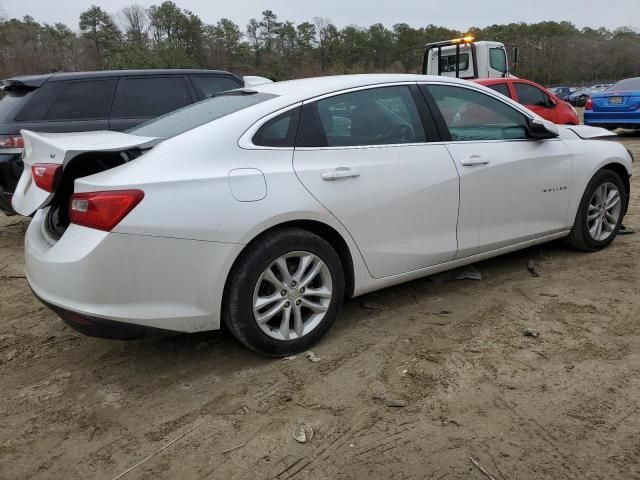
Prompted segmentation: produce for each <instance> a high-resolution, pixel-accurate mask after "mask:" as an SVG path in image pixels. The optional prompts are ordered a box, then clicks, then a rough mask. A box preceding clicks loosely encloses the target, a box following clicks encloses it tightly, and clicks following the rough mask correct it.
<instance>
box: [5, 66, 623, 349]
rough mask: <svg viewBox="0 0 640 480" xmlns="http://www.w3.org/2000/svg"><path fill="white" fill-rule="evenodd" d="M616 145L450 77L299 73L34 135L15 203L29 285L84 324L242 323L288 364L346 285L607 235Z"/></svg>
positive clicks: (253, 340)
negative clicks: (133, 115) (126, 121)
mask: <svg viewBox="0 0 640 480" xmlns="http://www.w3.org/2000/svg"><path fill="white" fill-rule="evenodd" d="M603 136H607V137H608V136H609V132H607V131H606V130H603V129H599V128H592V127H585V126H570V127H567V126H556V125H554V124H552V123H551V122H548V121H546V120H544V119H541V118H540V117H538V116H537V115H535V114H534V113H533V112H531V111H530V110H528V109H527V108H525V107H524V106H522V105H520V104H518V103H516V102H515V101H513V100H510V99H508V98H506V97H505V96H503V95H500V94H497V93H496V92H493V91H491V90H488V89H487V88H484V87H482V86H480V85H477V84H474V83H472V82H466V81H463V80H457V79H454V78H450V77H433V76H424V75H394V74H386V75H347V76H334V77H324V78H311V79H305V80H293V81H290V82H280V83H272V84H266V85H259V86H255V87H251V89H239V90H235V91H232V92H227V93H222V94H220V95H217V96H215V97H213V98H211V99H209V100H205V101H203V102H199V103H197V104H194V105H190V106H188V107H185V108H183V109H180V110H178V111H176V112H173V113H171V114H168V115H165V116H163V117H161V118H158V119H156V120H154V121H151V122H148V123H146V124H144V125H141V126H139V127H137V128H134V129H132V130H130V131H129V132H128V133H120V132H86V133H75V134H52V133H36V132H29V131H24V141H25V144H26V146H27V148H26V156H25V158H24V162H25V169H24V171H23V173H22V177H21V178H20V183H19V184H18V188H17V189H16V194H15V196H14V197H13V206H14V207H15V209H16V210H17V211H18V212H19V213H21V214H23V215H32V214H34V218H33V220H32V221H31V223H30V225H29V227H28V229H27V232H26V237H25V243H26V246H25V264H26V277H27V281H28V282H29V285H30V286H31V288H32V290H33V292H34V294H35V295H37V296H38V297H39V298H40V299H42V301H43V302H45V303H46V304H47V305H49V306H51V308H53V309H54V310H55V311H56V312H57V313H58V314H59V315H60V316H61V317H62V319H63V320H64V321H65V322H67V323H68V324H69V325H71V326H72V327H73V328H75V329H77V330H79V331H81V332H83V333H85V334H90V335H97V336H107V337H109V336H110V337H124V338H130V337H136V336H140V335H143V334H144V333H145V332H148V331H149V329H160V330H163V331H173V332H196V331H204V330H214V329H218V328H220V326H221V324H222V323H223V322H224V323H225V324H226V326H227V327H228V329H229V330H230V331H231V333H232V334H233V335H234V336H235V337H236V338H237V339H238V340H239V341H240V342H242V343H243V344H244V345H246V346H247V347H249V348H250V349H252V350H254V351H256V352H259V353H261V354H265V355H272V356H284V355H291V354H293V353H296V352H301V351H305V350H307V349H308V348H309V347H310V346H312V345H313V344H314V343H315V342H317V341H318V340H319V339H320V338H321V337H322V336H323V335H324V334H325V333H326V332H327V330H328V329H329V328H330V327H331V325H332V323H333V322H334V320H335V319H336V317H337V315H338V312H339V309H340V306H341V304H342V301H343V299H344V298H345V296H346V297H354V296H358V295H362V294H364V293H367V292H371V291H374V290H377V289H380V288H385V287H388V286H391V285H394V284H398V283H401V282H405V281H409V280H412V279H415V278H418V277H422V276H426V275H430V274H433V273H436V272H439V271H443V270H447V269H451V268H455V267H459V266H462V265H465V264H470V263H473V262H477V261H480V260H483V259H485V258H489V257H493V256H496V255H500V254H503V253H507V252H511V251H514V250H517V249H521V248H526V247H529V246H531V245H536V244H540V243H543V242H547V241H551V240H553V239H558V238H563V237H566V238H567V239H568V241H569V242H570V243H571V244H572V245H574V246H575V247H577V248H579V249H582V250H585V251H594V250H599V249H602V248H604V247H606V246H607V245H609V244H610V243H611V242H612V241H613V240H614V238H615V237H616V235H617V233H618V230H619V229H620V225H621V222H622V220H623V218H624V215H625V213H626V210H627V204H628V198H629V176H630V175H631V171H632V163H631V162H632V159H631V156H630V154H629V152H628V151H627V150H626V149H625V147H624V146H623V145H621V144H619V143H617V142H610V141H599V140H598V138H600V137H603ZM425 159H428V161H425ZM576 258H577V257H576ZM585 261H586V260H585Z"/></svg>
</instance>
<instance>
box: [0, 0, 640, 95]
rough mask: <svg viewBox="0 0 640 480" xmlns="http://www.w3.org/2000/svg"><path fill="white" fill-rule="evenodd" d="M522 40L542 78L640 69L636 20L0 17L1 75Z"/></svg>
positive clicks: (387, 67)
mask: <svg viewBox="0 0 640 480" xmlns="http://www.w3.org/2000/svg"><path fill="white" fill-rule="evenodd" d="M468 33H469V34H473V35H475V37H476V39H478V40H495V41H500V42H503V43H504V44H506V45H517V46H519V48H520V61H519V65H518V69H517V71H516V72H515V73H516V75H518V76H520V77H524V78H529V79H531V80H534V81H537V82H540V83H543V84H545V85H549V86H551V85H558V84H572V85H578V84H590V83H598V82H604V81H611V80H617V79H621V78H626V77H631V76H640V35H639V34H638V33H636V32H635V31H633V30H632V29H629V28H624V27H622V28H618V29H616V30H613V31H612V30H608V29H605V28H597V29H594V28H582V29H579V28H577V27H576V26H575V25H573V24H572V23H571V22H568V21H565V22H540V23H533V24H528V23H512V24H508V25H491V26H488V27H485V28H476V27H473V28H470V29H469V30H468V31H467V32H460V31H457V30H454V29H449V28H446V27H441V26H436V25H427V26H425V27H419V28H415V27H412V26H410V25H408V24H406V23H398V24H395V25H393V26H392V27H391V28H387V27H386V26H384V25H383V24H382V23H376V24H375V25H371V26H369V27H360V26H356V25H348V26H346V27H344V28H337V27H336V26H335V25H334V24H333V22H332V21H331V20H329V19H327V18H322V17H314V18H313V19H311V20H310V21H306V22H302V23H299V24H295V23H293V22H290V21H287V20H282V19H280V18H278V16H277V15H276V14H275V13H274V12H273V11H271V10H265V11H264V12H262V14H261V17H260V18H252V19H251V20H249V22H248V24H247V25H246V27H245V28H244V29H243V28H241V27H240V26H239V25H237V24H236V23H234V22H233V21H231V20H229V19H226V18H222V19H220V20H218V22H217V23H215V24H206V23H205V22H203V21H202V19H201V18H200V17H199V16H198V15H197V14H196V13H194V12H192V11H190V10H186V9H182V8H180V7H179V6H178V5H176V4H175V3H174V2H172V1H165V2H163V3H161V4H159V5H153V6H151V7H149V8H145V7H142V6H140V5H131V6H128V7H126V8H123V9H122V10H120V11H118V12H115V13H109V12H106V11H104V10H103V9H102V8H100V7H99V6H96V5H93V6H91V7H90V8H88V9H87V10H86V11H84V12H82V13H81V14H80V16H79V21H78V26H77V30H72V29H71V28H70V27H69V26H68V25H64V24H62V23H56V24H54V25H50V24H46V23H45V24H42V23H39V22H37V21H36V20H35V19H34V18H32V17H30V16H26V17H24V18H23V19H21V20H20V19H15V18H11V19H0V77H1V78H8V77H10V76H13V75H24V74H36V73H48V72H53V71H78V70H96V69H98V70H99V69H131V68H215V69H224V70H229V71H232V72H236V73H239V74H244V75H247V74H255V75H262V76H266V77H269V78H273V79H275V80H284V79H289V78H300V77H306V76H316V75H331V74H344V73H370V72H395V73H404V72H407V73H409V72H419V71H420V68H421V64H422V54H423V51H424V45H425V44H426V43H428V42H433V41H439V40H446V39H450V38H455V37H459V36H461V35H463V34H468Z"/></svg>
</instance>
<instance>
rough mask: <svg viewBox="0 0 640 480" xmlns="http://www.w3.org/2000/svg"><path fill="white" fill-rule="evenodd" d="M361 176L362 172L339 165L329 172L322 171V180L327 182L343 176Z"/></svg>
mask: <svg viewBox="0 0 640 480" xmlns="http://www.w3.org/2000/svg"><path fill="white" fill-rule="evenodd" d="M359 176H360V172H356V171H355V170H351V169H350V168H346V167H339V168H336V169H335V170H329V171H327V172H322V180H324V181H325V182H333V181H335V180H341V179H343V178H357V177H359Z"/></svg>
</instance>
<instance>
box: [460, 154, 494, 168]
mask: <svg viewBox="0 0 640 480" xmlns="http://www.w3.org/2000/svg"><path fill="white" fill-rule="evenodd" d="M460 163H461V164H462V165H463V166H465V167H475V166H477V165H487V164H488V163H489V159H488V158H486V157H483V156H482V155H471V156H470V157H469V158H465V159H464V160H462V161H461V162H460Z"/></svg>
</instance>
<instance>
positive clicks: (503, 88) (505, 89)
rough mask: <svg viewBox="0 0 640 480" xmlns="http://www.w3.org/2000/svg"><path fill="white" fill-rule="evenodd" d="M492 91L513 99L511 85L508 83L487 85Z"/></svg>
mask: <svg viewBox="0 0 640 480" xmlns="http://www.w3.org/2000/svg"><path fill="white" fill-rule="evenodd" d="M487 87H489V88H490V89H491V90H495V91H496V92H498V93H501V94H502V95H504V96H505V97H508V98H511V92H509V85H507V84H506V83H494V84H493V85H487Z"/></svg>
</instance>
